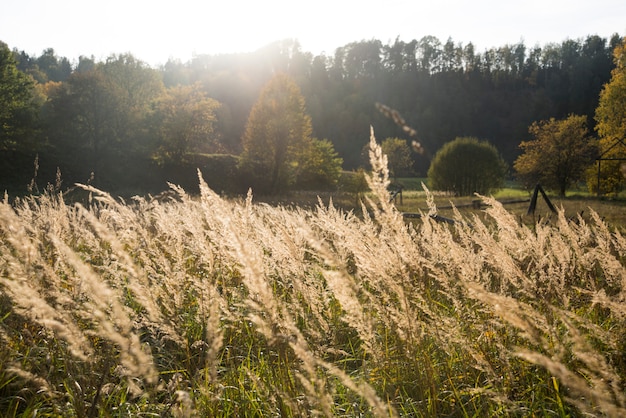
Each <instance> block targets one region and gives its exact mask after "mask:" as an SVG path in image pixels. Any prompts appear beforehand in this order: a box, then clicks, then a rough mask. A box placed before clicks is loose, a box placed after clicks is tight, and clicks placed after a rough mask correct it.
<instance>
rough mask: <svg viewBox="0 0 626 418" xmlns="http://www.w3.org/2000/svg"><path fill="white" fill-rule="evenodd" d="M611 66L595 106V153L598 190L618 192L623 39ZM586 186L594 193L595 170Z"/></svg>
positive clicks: (625, 77)
mask: <svg viewBox="0 0 626 418" xmlns="http://www.w3.org/2000/svg"><path fill="white" fill-rule="evenodd" d="M613 56H614V61H615V69H614V70H613V71H612V72H611V80H610V81H609V82H608V83H607V84H605V86H604V88H603V89H602V92H601V93H600V101H599V103H598V107H597V108H596V114H595V119H596V122H597V124H596V130H597V132H598V135H599V137H600V141H599V153H600V155H601V156H602V158H610V159H612V160H606V161H602V162H601V165H600V192H601V193H615V192H618V191H619V190H620V189H621V188H622V185H623V184H624V175H623V174H622V172H621V170H620V168H621V166H622V164H623V163H625V162H626V161H620V160H619V159H621V158H625V159H626V40H625V41H623V42H622V44H621V45H619V46H617V47H616V48H615V50H614V52H613ZM587 182H588V185H589V189H590V190H591V191H593V192H597V191H598V190H597V169H590V170H589V173H588V180H587Z"/></svg>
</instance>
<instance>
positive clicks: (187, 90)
mask: <svg viewBox="0 0 626 418" xmlns="http://www.w3.org/2000/svg"><path fill="white" fill-rule="evenodd" d="M219 106H220V104H219V102H218V101H217V100H215V99H212V98H210V97H208V96H207V95H206V93H205V92H204V91H202V90H201V89H200V87H199V86H198V85H190V86H181V85H178V86H176V87H170V88H169V89H167V90H166V92H165V94H163V95H162V96H161V97H160V98H159V99H158V101H157V102H156V104H155V113H154V121H155V123H154V126H155V127H156V136H157V138H158V147H157V150H156V153H155V157H156V158H157V160H158V161H159V162H171V163H182V162H184V160H185V157H186V155H187V154H188V153H190V152H194V151H196V152H197V151H215V150H216V141H215V138H214V137H213V135H214V125H215V123H216V114H215V112H216V110H217V109H218V108H219Z"/></svg>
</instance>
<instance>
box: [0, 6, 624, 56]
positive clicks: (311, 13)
mask: <svg viewBox="0 0 626 418" xmlns="http://www.w3.org/2000/svg"><path fill="white" fill-rule="evenodd" d="M0 10H1V11H0V41H3V42H5V43H7V44H8V45H9V48H11V49H13V48H17V49H18V50H24V51H26V52H27V53H28V54H31V55H34V56H39V55H40V54H41V52H42V51H43V50H44V49H46V48H54V50H55V52H56V54H57V55H60V56H65V57H67V58H69V59H70V60H77V59H78V57H79V56H80V55H85V56H91V55H93V56H95V58H96V59H98V60H101V59H105V58H106V57H107V56H109V55H111V54H112V53H125V52H130V53H132V54H133V55H134V56H135V57H137V58H138V59H141V60H143V61H145V62H147V63H149V64H150V65H153V66H156V65H159V64H164V63H165V62H167V60H168V59H169V58H176V59H180V60H182V61H183V62H185V61H188V60H189V59H191V58H192V56H193V55H194V54H219V53H229V52H248V51H255V50H257V49H259V48H261V47H263V46H265V45H267V44H269V43H271V42H274V41H277V40H281V39H286V38H292V39H297V40H298V41H299V42H300V44H301V46H302V49H303V50H304V51H308V52H312V53H313V54H315V55H317V54H320V53H322V52H325V53H326V54H327V55H332V54H333V53H334V51H335V48H337V47H339V46H343V45H345V44H347V43H350V42H354V41H360V40H369V39H379V40H381V41H382V42H383V43H388V42H393V41H394V40H395V38H396V37H398V36H399V37H400V39H401V40H403V41H407V42H408V41H411V40H412V39H418V40H419V39H420V38H422V37H423V36H426V35H433V36H436V37H437V38H439V40H440V41H441V42H445V41H446V40H447V39H448V38H449V37H451V38H452V40H453V41H454V42H455V43H462V44H463V45H466V44H467V43H469V42H472V43H473V44H474V46H475V47H476V50H477V51H478V52H482V51H484V50H485V49H488V48H490V47H493V46H502V45H504V44H507V43H516V42H519V41H521V40H523V41H524V43H525V44H526V46H528V47H532V46H534V45H535V44H539V45H540V46H543V45H545V44H547V43H550V42H557V43H560V42H562V41H564V40H566V39H578V38H584V37H586V36H587V35H600V36H602V37H605V38H609V37H610V36H611V35H612V34H614V33H618V34H619V35H621V36H626V1H624V0H594V1H591V0H524V1H520V0H515V1H511V0H471V1H470V0H429V1H422V0H412V1H411V0H384V1H383V0H378V1H376V2H374V1H371V0H311V1H296V0H264V1H261V0H219V1H215V0H205V1H192V0H171V1H162V0H106V1H104V0H56V1H51V0H2V1H1V5H0Z"/></svg>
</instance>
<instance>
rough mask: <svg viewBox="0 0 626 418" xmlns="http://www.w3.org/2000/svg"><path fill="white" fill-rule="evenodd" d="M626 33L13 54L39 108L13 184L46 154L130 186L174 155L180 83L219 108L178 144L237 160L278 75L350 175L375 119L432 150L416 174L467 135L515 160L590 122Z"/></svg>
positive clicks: (21, 142)
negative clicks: (320, 47)
mask: <svg viewBox="0 0 626 418" xmlns="http://www.w3.org/2000/svg"><path fill="white" fill-rule="evenodd" d="M620 41H621V38H620V37H619V36H618V35H614V36H613V37H612V38H611V39H605V38H601V37H599V36H588V37H587V38H585V39H567V40H564V41H562V42H560V43H552V44H547V45H542V46H540V45H536V46H528V45H525V44H524V43H523V42H520V43H518V44H514V45H503V46H501V47H498V48H492V49H489V50H485V51H476V50H475V48H474V47H473V45H472V44H471V43H470V44H467V45H462V44H458V43H455V42H454V41H453V40H451V39H449V40H447V41H446V42H442V41H440V40H439V39H437V38H434V37H424V38H422V39H420V40H411V41H408V42H407V41H403V40H400V39H396V40H395V41H394V42H393V43H388V44H384V43H383V42H381V41H379V40H376V39H372V40H363V41H359V42H354V43H350V44H347V45H344V46H342V47H339V48H337V49H336V51H335V53H334V55H333V56H325V55H319V56H313V55H312V54H311V53H308V52H306V51H303V50H302V49H301V48H300V46H299V45H298V43H297V42H296V41H291V40H286V41H281V42H277V43H274V44H271V45H268V46H267V47H266V48H264V49H261V50H258V51H256V52H253V53H246V54H231V55H215V56H204V55H199V56H196V57H195V58H194V59H192V60H191V61H189V62H180V61H170V62H168V63H166V64H165V65H164V66H162V67H160V68H150V67H149V66H148V65H146V64H145V63H142V62H140V61H138V60H136V59H135V58H134V57H133V56H132V55H130V54H126V55H117V56H112V57H110V58H108V59H107V60H106V61H105V62H97V61H96V60H95V59H94V58H93V57H92V58H88V57H81V58H80V60H79V62H70V61H69V60H68V59H67V58H64V57H59V56H57V55H56V54H55V52H54V50H53V49H48V50H46V51H43V53H42V55H41V56H39V57H36V56H29V55H28V54H27V53H25V52H23V51H19V50H18V49H14V50H13V51H12V54H13V58H14V60H15V63H16V67H17V69H18V70H19V72H21V73H22V74H26V75H28V76H30V79H31V80H32V85H31V88H32V91H33V97H32V101H31V104H30V105H31V110H32V109H36V113H37V115H38V117H37V118H31V119H24V121H22V122H20V123H22V126H21V130H20V132H21V134H20V135H17V136H15V137H14V138H13V139H11V140H5V139H4V138H1V139H0V151H2V153H1V154H0V156H1V158H2V159H3V162H2V164H3V165H4V167H5V169H4V170H3V172H2V173H1V174H2V176H3V178H2V187H7V183H12V182H13V183H15V182H17V183H20V182H22V183H23V181H22V177H20V176H18V175H17V171H24V172H27V173H30V175H32V171H33V168H32V161H33V156H34V155H36V154H38V155H39V162H40V164H41V165H42V167H43V168H42V169H44V171H45V170H47V174H46V175H47V176H49V177H50V176H53V175H54V171H55V170H56V167H59V168H60V169H61V172H62V176H63V177H64V178H65V179H66V180H67V181H69V182H73V181H79V180H80V181H83V182H84V181H86V180H87V177H88V175H89V173H91V172H94V171H96V172H98V171H100V172H102V171H106V170H107V169H108V170H113V171H116V173H117V174H116V176H110V178H111V179H112V180H111V182H109V183H108V184H107V183H106V182H104V183H102V184H101V186H103V187H107V186H110V187H112V188H115V187H119V182H120V181H121V182H123V181H126V180H128V177H129V173H131V174H132V173H134V172H135V171H133V170H140V169H143V168H145V167H149V166H150V165H151V164H153V163H154V161H156V160H157V159H158V158H157V157H158V156H159V155H161V156H162V155H165V154H163V153H162V152H161V154H159V150H161V151H162V150H163V144H164V143H167V141H168V140H171V138H166V137H164V135H166V134H165V133H164V132H168V130H167V129H162V123H164V120H163V117H162V115H163V111H164V110H163V109H164V107H163V106H164V104H163V103H166V102H164V100H163V97H165V96H164V95H166V94H169V96H167V97H170V99H171V98H172V97H174V96H172V94H173V93H172V92H173V89H175V88H178V89H179V91H178V93H177V94H178V97H182V96H184V94H183V93H184V90H183V91H182V93H181V91H180V89H182V88H187V89H188V90H187V91H188V93H189V95H191V93H192V92H193V94H195V95H196V96H194V97H195V99H194V100H195V102H194V103H195V105H198V103H200V104H201V106H204V107H203V109H204V110H203V111H205V112H209V113H211V124H210V126H203V127H202V129H204V131H203V132H205V134H204V140H203V141H199V142H198V141H195V142H193V143H192V142H189V143H188V144H187V143H185V144H184V145H185V147H186V148H184V149H182V151H181V152H182V153H183V154H185V153H190V152H192V153H196V154H198V153H202V154H203V155H209V154H228V155H235V156H236V155H239V154H240V153H241V151H242V148H241V138H242V134H243V132H244V129H245V125H246V121H247V120H248V117H249V114H250V110H251V108H252V106H253V104H254V102H255V101H256V100H257V98H258V96H259V92H260V91H261V89H262V87H263V85H265V84H266V83H267V82H268V80H269V79H270V78H271V77H272V75H274V74H276V73H278V72H285V73H287V74H288V75H289V76H291V77H292V78H293V79H294V80H295V82H296V83H297V84H298V86H299V87H300V89H301V92H302V95H303V96H304V98H305V102H306V109H307V111H308V114H309V115H310V117H311V120H312V125H313V135H314V136H315V137H316V138H319V139H327V140H329V141H330V142H331V143H332V144H333V145H334V147H335V149H336V151H337V152H338V153H339V156H340V157H341V158H343V162H344V168H345V169H348V170H351V169H356V168H357V167H359V166H361V165H363V164H364V163H365V161H364V158H363V156H362V149H363V147H364V146H365V145H366V144H367V141H368V137H369V127H370V125H372V126H373V127H374V129H375V131H376V135H377V137H378V138H381V139H384V138H386V137H400V138H405V139H414V140H417V141H418V142H419V143H420V144H421V145H422V146H423V148H424V149H425V151H426V152H425V153H424V154H423V155H420V156H418V155H416V166H415V169H416V172H417V174H419V175H424V174H425V173H426V171H427V170H428V165H429V158H430V157H432V155H434V154H435V152H436V151H437V150H438V149H440V148H441V146H442V145H443V144H444V143H446V142H449V141H452V140H453V139H454V138H455V137H457V136H473V137H477V138H480V139H482V140H488V141H489V142H491V143H492V144H494V145H495V146H496V148H497V149H498V150H499V152H500V153H501V154H502V155H503V157H504V158H505V160H506V161H507V162H508V163H509V165H510V164H511V163H512V162H513V161H514V160H515V158H516V157H517V155H519V149H518V145H519V143H520V142H521V141H523V140H526V139H527V138H528V127H529V126H530V125H531V124H532V123H533V122H534V121H538V120H543V119H548V118H551V117H554V118H563V117H566V116H567V115H569V114H579V115H585V116H587V118H588V123H589V126H590V128H592V129H593V126H594V119H593V114H594V111H595V108H596V107H597V104H598V97H599V93H600V90H601V88H602V86H603V85H604V84H605V83H606V82H608V81H609V79H610V76H611V70H612V68H614V64H613V61H612V50H613V48H614V47H615V46H616V45H617V44H619V42H620ZM3 65H4V64H3ZM184 86H187V87H184ZM181 95H182V96H181ZM172 100H173V99H171V100H170V103H174V102H173V101H172ZM376 103H382V104H385V105H387V106H389V107H391V108H393V109H395V110H397V111H398V112H399V114H400V115H402V116H403V117H404V119H405V120H406V123H407V124H408V125H409V126H411V127H413V128H414V129H415V131H416V134H415V136H414V137H408V136H407V133H406V132H405V131H403V130H402V129H401V127H399V126H397V124H395V123H394V121H393V120H390V119H388V118H387V117H386V116H385V115H383V114H381V113H380V112H379V111H378V110H377V107H376ZM195 105H194V106H195ZM159 106H161V107H159ZM159 109H161V113H158V112H157V110H159ZM159 115H161V116H159ZM181 118H182V116H181ZM174 122H177V121H173V122H172V124H173V125H172V126H176V124H175V123H174ZM172 126H170V127H169V128H170V131H171V128H172ZM156 127H158V128H159V129H158V130H157V131H158V132H157V131H155V129H156ZM27 139H28V141H26V140H27ZM33 139H36V140H33ZM164 141H165V142H164ZM170 142H171V141H170ZM178 145H180V144H178ZM167 155H170V154H167ZM192 160H193V159H192ZM77 161H80V164H78V163H77ZM25 162H28V166H27V167H26V168H24V163H25ZM192 162H193V161H192ZM187 163H189V161H187ZM18 165H19V169H18V168H17V167H16V166H18ZM7 167H10V168H7ZM112 167H115V168H114V169H113V168H112ZM160 167H161V168H162V167H163V164H161V166H160ZM7 170H11V172H10V173H9V174H11V176H12V177H11V178H10V179H9V177H8V176H9V174H8V173H7V172H6V171H7ZM160 173H161V174H160V175H161V176H162V177H163V178H162V179H163V182H164V181H165V180H167V179H168V178H169V177H168V172H167V171H165V172H163V171H161V172H160ZM170 174H171V173H170ZM96 177H97V174H96ZM134 177H136V176H134ZM124 179H126V180H124ZM46 180H48V181H52V180H53V178H48V179H46ZM22 183H20V184H22Z"/></svg>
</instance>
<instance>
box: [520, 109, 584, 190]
mask: <svg viewBox="0 0 626 418" xmlns="http://www.w3.org/2000/svg"><path fill="white" fill-rule="evenodd" d="M528 131H529V133H530V134H531V136H532V137H533V139H532V140H530V141H522V142H521V143H520V145H519V146H520V148H521V149H522V150H523V151H524V152H523V154H522V155H520V156H519V157H518V158H517V159H516V160H515V163H514V164H513V167H514V168H515V171H516V172H517V177H518V178H519V179H520V180H521V181H522V182H523V183H524V185H525V186H526V187H527V188H532V187H533V186H535V184H537V183H541V184H542V185H543V186H544V187H546V188H549V189H552V190H556V191H558V193H559V195H560V196H565V191H566V190H567V189H568V188H569V187H570V186H571V185H572V184H573V183H575V182H576V181H578V180H581V179H583V178H584V174H585V169H586V168H587V167H588V166H589V164H591V162H592V161H593V156H594V155H595V147H596V144H595V141H594V140H593V139H592V138H590V137H589V135H588V130H587V122H586V117H585V116H578V115H570V116H568V117H567V118H565V119H559V120H557V119H554V118H551V119H549V120H543V121H540V122H534V123H533V124H532V125H531V126H530V128H529V129H528Z"/></svg>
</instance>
